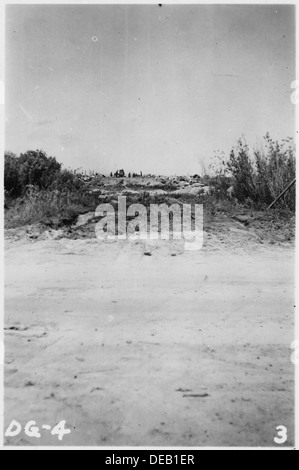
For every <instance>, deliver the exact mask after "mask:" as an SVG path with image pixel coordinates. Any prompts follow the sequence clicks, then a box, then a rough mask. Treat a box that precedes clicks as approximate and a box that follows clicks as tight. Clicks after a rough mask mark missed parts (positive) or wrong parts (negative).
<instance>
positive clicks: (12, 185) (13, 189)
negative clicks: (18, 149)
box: [4, 152, 22, 197]
mask: <svg viewBox="0 0 299 470" xmlns="http://www.w3.org/2000/svg"><path fill="white" fill-rule="evenodd" d="M4 188H5V191H6V192H7V193H8V194H10V195H11V196H14V197H17V196H19V195H20V194H21V193H22V185H21V181H20V167H19V159H18V158H17V156H16V155H15V154H14V153H12V152H5V155H4Z"/></svg>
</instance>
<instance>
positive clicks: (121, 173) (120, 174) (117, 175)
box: [114, 170, 126, 178]
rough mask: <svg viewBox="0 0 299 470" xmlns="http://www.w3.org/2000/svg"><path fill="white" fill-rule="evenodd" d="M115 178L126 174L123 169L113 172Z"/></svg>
mask: <svg viewBox="0 0 299 470" xmlns="http://www.w3.org/2000/svg"><path fill="white" fill-rule="evenodd" d="M114 176H115V178H124V177H125V176H126V174H125V172H124V170H117V172H116V173H115V175H114Z"/></svg>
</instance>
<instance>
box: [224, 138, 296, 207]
mask: <svg viewBox="0 0 299 470" xmlns="http://www.w3.org/2000/svg"><path fill="white" fill-rule="evenodd" d="M223 166H224V170H223V172H222V176H223V175H224V174H227V172H229V174H230V175H231V176H232V179H233V186H234V197H235V198H236V199H237V201H238V202H240V203H246V204H247V205H253V206H256V207H260V208H262V207H265V206H268V205H269V204H270V203H271V202H273V200H274V199H275V198H276V197H278V196H279V194H280V193H281V192H282V191H283V190H284V189H285V188H286V187H287V185H288V184H289V183H291V182H292V181H293V180H294V178H295V177H296V164H295V146H294V143H293V140H292V139H291V138H288V139H285V140H283V141H282V142H281V143H279V142H278V141H276V142H275V141H273V140H272V139H271V138H270V136H269V134H267V135H266V136H265V137H264V146H263V148H262V149H261V150H255V151H254V152H253V155H251V154H250V150H249V147H248V145H247V144H246V142H245V140H244V139H240V140H239V141H238V143H237V146H236V147H234V148H233V149H232V151H231V153H230V156H229V159H228V161H226V162H223ZM219 173H221V172H219ZM279 205H280V207H282V208H285V209H288V210H291V211H294V210H295V189H294V188H292V190H290V191H289V192H288V193H286V195H285V196H284V197H283V198H282V199H281V201H280V202H279Z"/></svg>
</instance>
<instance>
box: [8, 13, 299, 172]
mask: <svg viewBox="0 0 299 470" xmlns="http://www.w3.org/2000/svg"><path fill="white" fill-rule="evenodd" d="M295 76H296V73H295V7H294V6H291V5H268V6H261V5H221V6H220V5H167V4H166V5H163V6H162V7H159V6H158V5H8V6H6V89H5V93H6V107H5V117H6V132H5V148H6V149H7V150H10V151H13V152H15V153H17V154H19V153H21V152H22V153H24V152H26V151H27V150H35V149H43V150H45V151H46V152H47V154H48V155H52V156H55V157H56V158H57V160H58V161H59V162H61V163H63V164H64V165H65V166H67V167H72V168H79V167H82V168H83V169H84V170H87V171H88V170H95V171H97V172H100V173H110V171H116V170H117V169H120V168H124V170H125V171H126V172H129V171H131V172H136V173H137V172H140V171H143V173H156V174H187V173H189V174H195V173H201V169H202V165H203V164H204V165H206V166H208V164H209V162H210V160H211V158H212V156H213V153H214V151H217V150H220V151H222V150H223V151H224V152H226V153H228V152H229V150H230V149H231V147H232V146H233V145H235V143H236V141H237V139H238V138H239V137H241V136H242V135H245V137H246V139H247V141H248V143H249V145H251V146H252V145H254V144H256V143H257V142H258V141H260V140H261V139H262V137H263V136H264V135H265V134H266V132H269V133H270V135H271V137H272V138H273V139H278V140H280V139H283V138H285V137H287V136H290V137H294V135H295V106H294V105H292V103H291V101H290V96H291V93H292V90H291V88H290V86H291V82H292V81H293V80H295Z"/></svg>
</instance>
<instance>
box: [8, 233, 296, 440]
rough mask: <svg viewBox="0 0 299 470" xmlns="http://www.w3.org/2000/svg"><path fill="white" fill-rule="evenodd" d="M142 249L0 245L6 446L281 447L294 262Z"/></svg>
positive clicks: (275, 255) (284, 254)
mask: <svg viewBox="0 0 299 470" xmlns="http://www.w3.org/2000/svg"><path fill="white" fill-rule="evenodd" d="M165 243H166V242H165ZM145 248H146V247H144V246H143V245H142V243H134V244H133V243H127V242H116V243H107V242H105V243H104V242H99V241H97V240H76V241H74V240H65V239H62V240H59V241H40V242H37V243H32V244H30V243H27V244H25V243H21V242H20V243H8V245H7V249H6V313H5V329H6V331H5V333H6V340H5V429H6V428H7V426H8V425H9V423H10V422H11V421H12V420H13V419H15V420H17V421H19V422H20V423H21V424H22V425H25V424H26V423H27V422H28V421H29V420H35V421H36V422H37V424H38V425H39V426H41V425H43V424H48V425H51V426H54V425H55V424H57V423H58V422H59V421H60V420H66V421H67V426H68V427H69V428H70V429H71V431H72V432H71V434H70V435H68V436H65V438H64V440H63V441H62V442H59V441H58V439H57V436H51V434H50V432H49V431H42V437H41V438H40V439H36V438H29V437H28V436H26V435H25V434H24V433H21V434H20V435H19V436H18V437H15V438H8V439H6V444H7V445H61V444H62V445H98V446H180V447H181V446H196V447H197V446H274V445H275V444H274V441H273V439H274V437H275V436H276V427H277V426H279V425H283V426H286V427H287V429H288V441H287V442H286V444H285V445H288V446H291V445H292V444H293V441H294V426H293V421H294V392H293V390H294V383H293V374H294V369H293V365H292V363H291V361H290V357H291V352H292V351H291V349H290V345H291V342H292V341H293V339H294V317H293V315H294V309H293V307H294V305H293V304H294V301H293V289H294V283H293V262H294V261H293V260H294V252H293V250H292V249H291V248H285V247H274V246H273V247H264V246H261V247H259V248H257V247H254V248H253V249H252V250H250V249H247V250H242V251H237V250H234V251H232V250H228V249H225V250H216V251H213V250H202V251H198V252H185V253H183V252H182V251H181V249H180V247H179V246H172V245H171V246H169V245H166V244H165V245H161V244H160V245H159V247H154V246H150V247H147V249H150V251H151V252H152V256H145V255H144V253H145ZM174 255H176V256H174Z"/></svg>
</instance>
